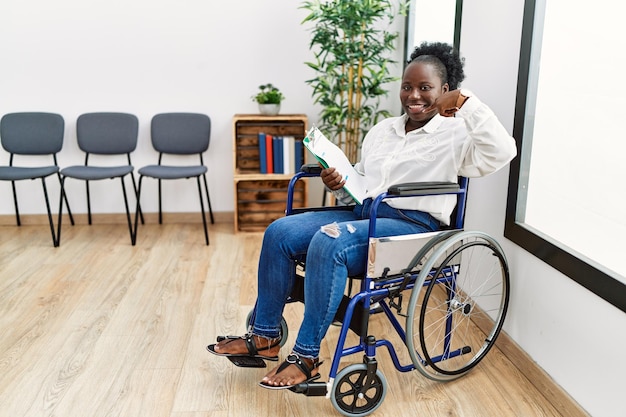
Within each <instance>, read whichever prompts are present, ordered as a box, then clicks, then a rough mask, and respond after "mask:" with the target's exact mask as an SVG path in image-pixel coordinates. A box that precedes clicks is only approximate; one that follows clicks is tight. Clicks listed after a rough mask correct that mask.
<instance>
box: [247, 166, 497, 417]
mask: <svg viewBox="0 0 626 417" xmlns="http://www.w3.org/2000/svg"><path fill="white" fill-rule="evenodd" d="M319 171H320V169H319V167H318V166H317V165H305V166H303V168H302V171H300V172H299V173H297V174H296V175H294V177H293V178H292V179H291V181H290V183H289V190H288V197H287V209H286V215H292V214H297V213H301V212H305V211H310V210H333V209H339V210H341V209H346V207H342V206H333V207H313V208H311V207H307V208H294V207H293V190H294V186H295V184H296V182H297V181H299V180H301V179H303V178H309V177H317V176H319ZM468 183H469V181H468V179H467V178H464V177H460V178H459V184H457V183H443V182H436V183H433V182H430V183H410V184H399V185H396V186H393V187H390V189H389V190H388V191H387V192H385V193H382V194H380V195H379V196H377V197H376V198H375V199H374V201H373V203H372V206H371V211H370V223H369V233H368V236H369V241H370V250H374V249H376V248H375V247H376V245H380V248H383V247H384V246H382V245H386V244H391V243H393V242H392V241H393V240H394V237H390V238H376V237H375V236H376V215H377V210H378V206H379V205H380V203H381V202H382V201H383V200H385V199H393V198H402V197H418V196H429V195H443V194H456V195H457V196H458V202H457V207H456V209H455V212H454V213H453V216H452V219H453V221H452V222H451V223H452V227H451V230H444V231H440V232H433V233H425V234H419V235H405V236H403V238H404V237H411V238H412V237H413V236H415V238H416V240H415V241H414V242H413V243H414V244H415V250H416V252H415V255H414V256H413V257H412V258H411V259H410V261H409V262H408V264H407V266H406V267H404V268H403V269H402V270H401V271H395V272H394V271H392V270H391V268H389V267H384V268H383V270H382V273H380V269H381V265H374V264H372V263H370V262H368V265H367V268H366V273H365V275H364V276H363V277H359V278H358V279H360V280H361V284H360V291H359V292H358V293H357V294H355V295H352V296H351V297H348V296H347V295H344V300H343V301H342V305H341V306H340V308H339V312H338V317H336V319H338V320H339V321H341V323H342V325H341V330H340V334H339V338H338V342H337V348H336V349H335V352H334V355H333V360H332V364H331V368H330V371H329V380H328V382H310V383H302V384H299V385H297V386H295V387H292V388H290V389H291V390H292V391H293V392H296V393H301V394H304V395H307V396H326V397H327V398H329V397H330V399H331V401H332V403H333V406H334V407H335V408H336V409H337V411H339V412H340V413H341V414H343V415H346V416H364V415H368V414H370V413H372V412H373V411H374V410H376V409H377V408H378V407H379V406H380V405H381V404H382V401H383V399H384V397H385V394H386V391H387V383H386V380H385V378H384V376H383V375H382V373H381V371H380V370H379V369H378V363H377V361H376V358H375V357H376V350H377V349H378V348H382V347H385V348H386V349H387V351H388V352H389V355H390V357H391V360H392V362H393V364H394V366H395V368H396V369H397V370H398V371H400V372H409V371H413V370H415V369H417V370H419V371H420V372H421V373H422V374H423V375H424V376H426V377H428V378H430V379H433V380H437V381H448V380H452V379H456V378H458V377H460V376H462V375H464V374H465V373H467V372H468V371H469V370H470V369H472V368H473V367H474V366H475V365H476V364H477V363H478V362H479V361H480V360H481V359H482V358H483V357H484V356H485V355H486V354H487V352H488V351H489V349H490V348H491V347H492V346H493V344H494V343H495V339H496V338H497V336H498V334H499V333H500V331H501V329H502V324H503V322H504V319H505V316H506V311H507V308H508V299H509V272H508V264H507V261H506V257H505V256H504V252H503V251H502V249H501V247H500V246H499V245H498V243H497V242H496V241H495V240H494V239H493V238H491V237H490V236H488V235H486V234H485V233H481V232H467V231H463V230H462V229H463V221H464V216H465V204H466V199H467V189H468ZM465 251H472V253H471V255H472V257H473V256H474V253H478V254H479V255H477V256H480V257H481V259H486V260H487V262H488V263H490V264H492V265H490V266H489V268H488V269H489V271H488V272H487V274H486V275H484V276H485V277H487V279H489V282H487V281H485V283H483V282H482V281H481V282H479V283H476V282H469V283H468V282H466V281H464V280H465V278H464V275H467V276H470V275H472V274H471V273H470V269H472V266H473V264H469V265H467V267H466V265H465V264H464V267H463V269H466V268H467V271H461V268H460V265H461V260H460V259H462V254H461V252H465ZM297 263H299V264H300V265H301V266H302V267H303V266H304V264H303V262H300V261H297ZM477 268H478V269H481V268H480V265H479V266H478V267H477ZM377 269H378V271H377ZM375 275H379V276H375ZM477 275H480V276H481V278H482V277H483V272H482V271H479V272H478V271H477ZM353 279H355V278H354V277H350V288H351V284H352V280H353ZM459 279H461V280H463V282H462V283H463V286H460V285H458V280H459ZM300 282H302V280H301V281H300ZM438 284H439V285H438ZM486 284H488V285H486ZM466 285H467V286H468V287H469V286H473V288H472V289H471V291H469V292H467V291H466V289H465V288H464V286H466ZM440 287H443V288H444V291H445V295H436V294H437V291H439V292H441V290H439V289H437V288H440ZM422 288H424V291H423V292H422ZM414 289H417V291H415V290H414ZM405 291H411V297H410V301H409V307H408V311H407V314H406V315H404V316H405V317H406V319H407V328H406V330H405V329H404V328H403V327H402V324H401V323H400V321H399V319H398V318H397V317H396V315H394V312H393V310H394V309H395V310H396V311H397V313H398V315H402V314H401V310H402V304H403V298H402V297H403V293H404V292H405ZM483 291H484V292H483ZM348 293H351V290H349V291H348ZM474 296H478V297H479V298H480V297H485V298H488V302H489V303H491V304H492V305H493V307H491V308H490V309H489V311H482V307H481V306H480V305H479V304H478V302H477V301H475V300H474V299H473V298H474ZM441 297H443V299H442V298H441ZM303 298H304V297H303V289H302V286H301V285H297V289H296V290H295V291H294V293H293V294H292V296H290V298H289V299H288V302H295V301H302V302H304V299H303ZM375 304H376V305H378V306H380V309H379V312H382V313H383V314H384V315H385V316H386V317H387V319H388V320H389V321H390V323H391V325H392V326H393V328H394V329H395V331H396V333H397V335H398V336H399V337H400V339H401V340H402V341H404V344H405V345H406V347H407V348H408V350H409V354H410V356H411V360H412V363H410V364H407V365H403V364H402V363H401V362H400V359H399V356H398V354H397V352H396V348H395V347H394V346H393V344H392V343H391V342H390V341H389V340H387V339H380V340H377V339H376V338H375V337H374V336H373V335H370V334H368V330H369V329H368V324H369V316H370V315H371V314H372V305H375ZM418 309H419V311H420V315H419V320H418V321H417V322H416V320H415V319H416V318H415V314H414V312H415V311H417V310H418ZM254 313H255V312H254V310H253V311H252V312H251V313H250V315H249V316H248V319H247V324H248V326H249V327H251V325H252V323H253V322H254ZM474 313H477V315H480V320H479V321H481V323H474V324H472V325H471V328H472V329H473V328H474V326H475V325H477V326H478V328H479V329H480V331H482V332H483V333H484V334H485V337H484V339H482V341H481V340H480V338H479V340H478V341H474V339H476V338H475V335H474V334H473V333H472V334H471V335H470V334H469V333H468V334H467V335H465V334H463V335H461V336H460V337H457V336H456V335H457V334H458V332H456V330H457V329H461V327H456V326H459V324H458V323H457V322H463V323H464V324H463V326H467V327H468V328H469V327H470V324H469V321H470V320H474V318H473V316H474ZM426 316H428V317H429V318H428V319H426ZM470 316H472V317H470ZM431 317H435V319H433V320H434V321H443V323H444V328H445V330H444V331H443V333H442V332H441V331H440V330H436V331H433V333H436V337H432V338H431V336H430V335H429V334H430V332H431V330H430V328H431V327H433V323H431V322H430V321H429V320H431V319H430V318H431ZM350 329H351V330H353V331H354V332H355V333H357V334H358V335H359V343H358V344H357V345H355V346H350V347H345V344H346V340H347V336H348V330H350ZM250 330H251V329H250ZM459 331H463V330H459ZM287 332H288V330H287V327H286V323H283V341H286V339H287ZM455 332H456V333H455ZM468 332H469V331H468ZM472 332H474V331H473V330H472ZM441 334H443V337H441ZM416 335H417V336H419V343H417V342H416ZM459 338H460V339H462V340H463V341H464V342H466V341H467V343H468V344H467V345H464V346H461V347H457V348H454V349H453V348H452V341H453V339H459ZM283 343H284V342H283ZM481 343H482V345H481ZM431 348H432V349H436V350H437V354H436V355H433V354H432V352H429V351H430V350H431ZM360 352H363V353H364V358H363V363H362V364H353V365H349V366H347V367H346V368H344V369H343V370H341V371H340V370H339V365H340V362H341V359H342V358H343V357H344V356H349V355H353V354H356V353H360ZM468 355H470V356H468ZM466 357H469V360H468V361H465V358H466Z"/></svg>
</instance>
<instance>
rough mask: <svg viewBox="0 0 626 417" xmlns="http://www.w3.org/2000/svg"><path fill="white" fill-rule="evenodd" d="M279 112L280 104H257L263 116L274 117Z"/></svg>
mask: <svg viewBox="0 0 626 417" xmlns="http://www.w3.org/2000/svg"><path fill="white" fill-rule="evenodd" d="M279 111H280V104H259V112H261V114H263V115H265V116H276V115H277V114H278V112H279Z"/></svg>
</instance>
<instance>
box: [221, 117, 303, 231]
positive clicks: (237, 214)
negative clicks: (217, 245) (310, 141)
mask: <svg viewBox="0 0 626 417" xmlns="http://www.w3.org/2000/svg"><path fill="white" fill-rule="evenodd" d="M307 124H308V120H307V117H306V115H304V114H285V115H276V116H263V115H260V114H236V115H235V116H234V117H233V158H234V160H233V162H234V167H235V172H234V187H235V189H234V194H235V210H234V224H235V232H240V231H245V232H248V231H250V232H253V231H254V232H258V231H263V230H265V228H266V227H267V226H268V225H269V224H270V223H271V222H272V221H274V220H276V219H278V218H279V217H282V216H284V215H285V209H286V202H287V188H288V186H289V180H290V179H291V177H292V176H293V174H262V173H261V172H260V162H259V141H258V134H259V132H263V133H266V134H270V135H273V136H294V137H295V139H296V140H302V139H304V136H305V135H306V132H307ZM303 152H306V151H304V150H303ZM306 188H307V187H306V181H298V184H297V186H296V192H295V194H294V207H305V206H306V204H307V189H306Z"/></svg>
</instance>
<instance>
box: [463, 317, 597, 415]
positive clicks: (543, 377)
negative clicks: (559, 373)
mask: <svg viewBox="0 0 626 417" xmlns="http://www.w3.org/2000/svg"><path fill="white" fill-rule="evenodd" d="M485 317H486V315H485ZM474 323H476V324H477V325H478V327H480V328H481V329H482V330H483V331H484V332H486V333H487V332H489V331H490V329H492V327H493V322H488V321H485V322H483V323H481V322H479V321H476V320H474ZM495 346H496V347H497V348H498V349H500V351H502V353H503V354H504V356H505V357H506V358H507V359H508V360H509V361H511V363H512V364H513V365H514V366H515V367H516V368H517V369H518V370H519V371H520V373H521V374H522V375H524V377H526V379H528V381H529V382H530V383H531V384H532V385H534V386H535V388H537V391H539V392H540V393H541V394H542V395H543V396H544V397H545V398H546V399H547V400H548V402H550V404H552V405H553V406H554V408H556V409H557V410H559V411H562V412H564V414H563V415H566V416H568V417H588V416H589V413H587V412H586V411H585V410H584V409H583V408H582V407H581V406H580V405H579V404H578V403H577V402H576V401H575V400H574V399H573V398H572V397H571V396H570V395H569V394H568V393H567V391H565V390H564V389H563V388H561V386H560V385H559V384H557V383H556V382H555V381H554V380H553V379H552V377H551V376H550V375H548V374H547V373H546V372H545V371H544V370H543V369H542V368H541V367H540V366H539V365H538V364H537V363H536V362H535V361H534V360H533V359H532V358H531V357H530V356H529V355H528V353H526V351H524V350H523V349H522V348H521V347H520V346H519V345H518V344H517V343H516V342H515V341H514V340H513V339H512V338H511V337H510V336H509V335H508V334H506V332H504V331H502V332H500V335H499V336H498V339H497V340H496V344H495Z"/></svg>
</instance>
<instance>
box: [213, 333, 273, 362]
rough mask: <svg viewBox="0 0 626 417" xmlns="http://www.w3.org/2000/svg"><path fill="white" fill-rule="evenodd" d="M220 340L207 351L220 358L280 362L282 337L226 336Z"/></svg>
mask: <svg viewBox="0 0 626 417" xmlns="http://www.w3.org/2000/svg"><path fill="white" fill-rule="evenodd" d="M220 339H221V340H220ZM220 339H218V340H219V342H218V343H217V344H214V345H209V346H207V350H208V351H209V352H211V353H214V354H216V355H219V356H251V357H255V358H261V359H266V360H273V361H276V360H278V352H279V351H280V340H281V338H280V337H278V338H275V339H271V338H266V337H263V336H256V335H250V334H248V335H245V336H241V337H233V336H226V337H224V338H220Z"/></svg>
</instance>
